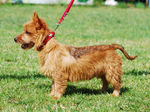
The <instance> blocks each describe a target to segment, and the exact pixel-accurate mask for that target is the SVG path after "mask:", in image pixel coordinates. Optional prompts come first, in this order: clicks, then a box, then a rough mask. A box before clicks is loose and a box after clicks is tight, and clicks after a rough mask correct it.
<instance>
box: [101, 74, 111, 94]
mask: <svg viewBox="0 0 150 112" xmlns="http://www.w3.org/2000/svg"><path fill="white" fill-rule="evenodd" d="M101 79H102V82H103V87H102V93H105V92H106V91H107V89H108V85H109V83H108V81H107V80H106V77H105V75H103V76H102V77H101Z"/></svg>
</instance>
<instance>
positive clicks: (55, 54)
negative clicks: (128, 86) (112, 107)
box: [16, 13, 137, 99]
mask: <svg viewBox="0 0 150 112" xmlns="http://www.w3.org/2000/svg"><path fill="white" fill-rule="evenodd" d="M51 31H52V30H50V29H49V28H48V26H47V24H46V23H45V22H44V20H42V19H41V18H39V17H38V15H37V14H36V13H34V16H33V18H32V20H31V21H30V22H28V23H27V24H26V25H25V26H24V32H23V33H22V34H20V35H19V36H17V37H16V42H17V43H20V44H21V45H25V47H22V48H24V49H28V48H31V46H32V47H33V46H34V45H35V49H36V50H38V51H39V54H38V57H39V59H40V64H41V68H40V71H41V73H43V74H44V75H45V76H47V77H49V78H51V79H52V81H53V82H52V88H51V93H50V95H51V96H53V97H54V98H55V99H58V98H60V97H61V96H62V95H63V94H64V92H65V89H66V88H67V82H68V81H70V82H74V81H80V80H90V79H92V78H94V77H97V78H101V79H102V82H103V87H102V92H106V90H107V88H108V85H109V84H112V85H113V88H114V91H113V95H114V96H119V93H120V88H121V75H122V59H121V57H120V56H119V55H118V54H117V53H116V52H115V50H116V49H120V50H121V51H122V52H123V54H124V55H125V56H126V58H128V59H129V60H133V59H135V58H136V57H137V56H134V57H131V56H129V55H128V53H127V52H126V51H125V49H124V48H123V47H122V46H120V45H118V44H112V45H99V46H88V47H69V46H66V45H63V44H60V43H59V42H58V41H57V40H56V38H55V37H54V38H52V39H51V40H49V41H48V43H47V44H46V45H45V46H43V41H44V39H45V38H46V37H47V35H48V34H49V33H50V32H51ZM25 35H26V36H25ZM27 35H28V36H27ZM27 37H28V39H27ZM29 40H30V41H29ZM31 43H32V45H30V44H31ZM33 44H34V45H33ZM28 46H30V47H28Z"/></svg>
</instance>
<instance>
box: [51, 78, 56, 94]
mask: <svg viewBox="0 0 150 112" xmlns="http://www.w3.org/2000/svg"><path fill="white" fill-rule="evenodd" d="M54 95H55V84H54V81H52V85H51V93H50V96H54Z"/></svg>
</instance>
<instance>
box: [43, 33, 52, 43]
mask: <svg viewBox="0 0 150 112" xmlns="http://www.w3.org/2000/svg"><path fill="white" fill-rule="evenodd" d="M54 35H55V32H50V34H49V35H48V36H47V37H46V39H45V40H44V41H43V45H46V44H47V42H48V41H49V40H50V39H51V38H53V37H54Z"/></svg>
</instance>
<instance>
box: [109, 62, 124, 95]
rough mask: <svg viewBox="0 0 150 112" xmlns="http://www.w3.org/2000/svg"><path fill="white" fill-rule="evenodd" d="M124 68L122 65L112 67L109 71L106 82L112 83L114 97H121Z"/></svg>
mask: <svg viewBox="0 0 150 112" xmlns="http://www.w3.org/2000/svg"><path fill="white" fill-rule="evenodd" d="M121 75H122V68H121V66H120V65H117V66H116V65H115V66H112V65H110V67H109V69H107V74H106V80H107V81H108V82H110V83H111V84H112V86H113V89H114V90H113V94H112V95H113V96H119V94H120V88H121V85H122V82H121Z"/></svg>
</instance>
